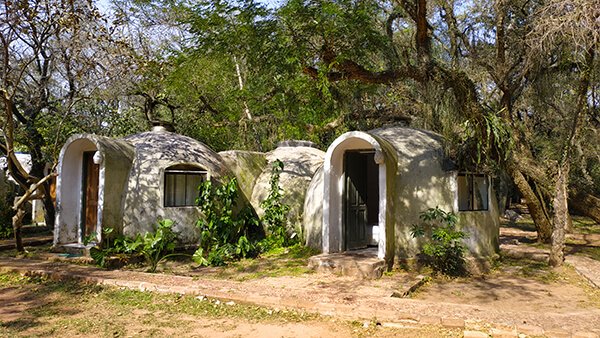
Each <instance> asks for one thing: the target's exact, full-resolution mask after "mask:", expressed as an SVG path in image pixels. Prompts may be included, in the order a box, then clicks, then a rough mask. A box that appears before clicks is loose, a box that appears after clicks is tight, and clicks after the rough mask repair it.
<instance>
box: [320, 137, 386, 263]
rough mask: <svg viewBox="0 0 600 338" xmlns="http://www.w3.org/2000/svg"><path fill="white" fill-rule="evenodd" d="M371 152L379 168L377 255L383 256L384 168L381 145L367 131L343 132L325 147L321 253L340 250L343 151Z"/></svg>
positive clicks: (341, 236) (342, 229)
mask: <svg viewBox="0 0 600 338" xmlns="http://www.w3.org/2000/svg"><path fill="white" fill-rule="evenodd" d="M366 149H372V150H374V151H375V162H376V163H377V164H378V167H379V215H378V223H379V240H378V250H377V256H378V257H379V258H382V259H383V258H385V254H386V252H385V250H386V217H385V215H386V196H387V189H386V180H387V178H386V167H385V158H384V157H385V156H384V153H383V150H382V147H381V144H380V143H379V142H378V141H377V140H376V139H375V138H374V137H373V136H371V135H370V134H368V133H365V132H361V131H351V132H347V133H345V134H343V135H341V136H340V137H338V138H337V139H336V140H335V141H334V142H333V143H332V144H331V145H330V146H329V148H327V152H326V153H325V163H324V166H323V174H324V177H323V183H324V184H323V186H324V193H323V229H322V231H323V252H324V253H333V252H340V251H342V250H343V247H344V246H343V245H344V242H343V241H344V235H343V233H344V232H343V231H344V224H343V212H344V211H343V194H344V182H345V173H344V153H345V152H346V151H349V150H366Z"/></svg>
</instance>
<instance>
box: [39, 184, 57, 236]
mask: <svg viewBox="0 0 600 338" xmlns="http://www.w3.org/2000/svg"><path fill="white" fill-rule="evenodd" d="M50 185H51V184H50V182H46V183H44V189H45V192H44V197H43V198H42V202H43V203H44V220H45V221H46V227H47V228H48V229H54V218H55V216H56V209H55V207H54V201H53V200H52V196H51V194H50Z"/></svg>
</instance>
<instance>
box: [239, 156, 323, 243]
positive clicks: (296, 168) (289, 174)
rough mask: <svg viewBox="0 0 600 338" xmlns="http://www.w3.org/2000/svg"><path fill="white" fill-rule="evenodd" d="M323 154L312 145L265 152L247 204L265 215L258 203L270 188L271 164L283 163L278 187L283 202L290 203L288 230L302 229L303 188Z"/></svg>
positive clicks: (318, 165) (317, 166)
mask: <svg viewBox="0 0 600 338" xmlns="http://www.w3.org/2000/svg"><path fill="white" fill-rule="evenodd" d="M324 155H325V153H324V152H323V151H321V150H319V149H316V148H312V147H304V146H298V147H293V146H292V147H288V146H283V147H277V148H275V149H274V150H273V151H270V152H268V153H267V154H266V159H267V165H266V166H265V168H264V169H263V171H262V173H261V174H260V176H258V178H257V179H256V182H255V184H254V189H253V191H252V197H251V199H250V203H251V204H252V207H253V208H254V210H256V213H257V214H258V215H259V216H262V215H263V214H264V210H263V209H262V208H261V206H260V204H261V203H262V202H263V201H264V200H265V199H266V198H267V196H268V195H269V191H270V189H271V185H270V180H271V172H272V166H273V163H274V162H275V161H276V160H280V161H281V162H283V171H282V172H281V175H280V177H279V186H280V187H281V189H282V190H283V197H282V202H283V203H286V204H288V205H289V206H290V211H289V213H288V221H289V227H290V228H289V230H290V231H300V232H302V215H303V210H304V198H305V196H306V189H307V188H308V185H309V184H310V181H311V179H312V177H313V175H314V174H315V172H316V170H317V169H318V168H319V167H320V166H321V165H322V164H323V157H324Z"/></svg>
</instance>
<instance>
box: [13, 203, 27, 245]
mask: <svg viewBox="0 0 600 338" xmlns="http://www.w3.org/2000/svg"><path fill="white" fill-rule="evenodd" d="M24 207H25V206H24V205H23V206H21V207H19V208H18V209H17V213H16V214H15V215H14V216H13V218H12V225H13V233H14V235H15V246H16V248H17V252H25V248H24V247H23V239H22V236H21V228H22V226H23V217H24V216H25V209H24Z"/></svg>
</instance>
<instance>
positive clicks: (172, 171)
mask: <svg viewBox="0 0 600 338" xmlns="http://www.w3.org/2000/svg"><path fill="white" fill-rule="evenodd" d="M206 175H207V173H206V171H205V170H204V169H202V168H198V167H194V166H188V165H178V166H172V167H169V168H167V169H166V170H165V190H164V192H165V193H164V203H165V207H186V206H195V205H196V198H197V197H198V187H199V186H200V184H201V183H202V182H203V181H205V180H206Z"/></svg>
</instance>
